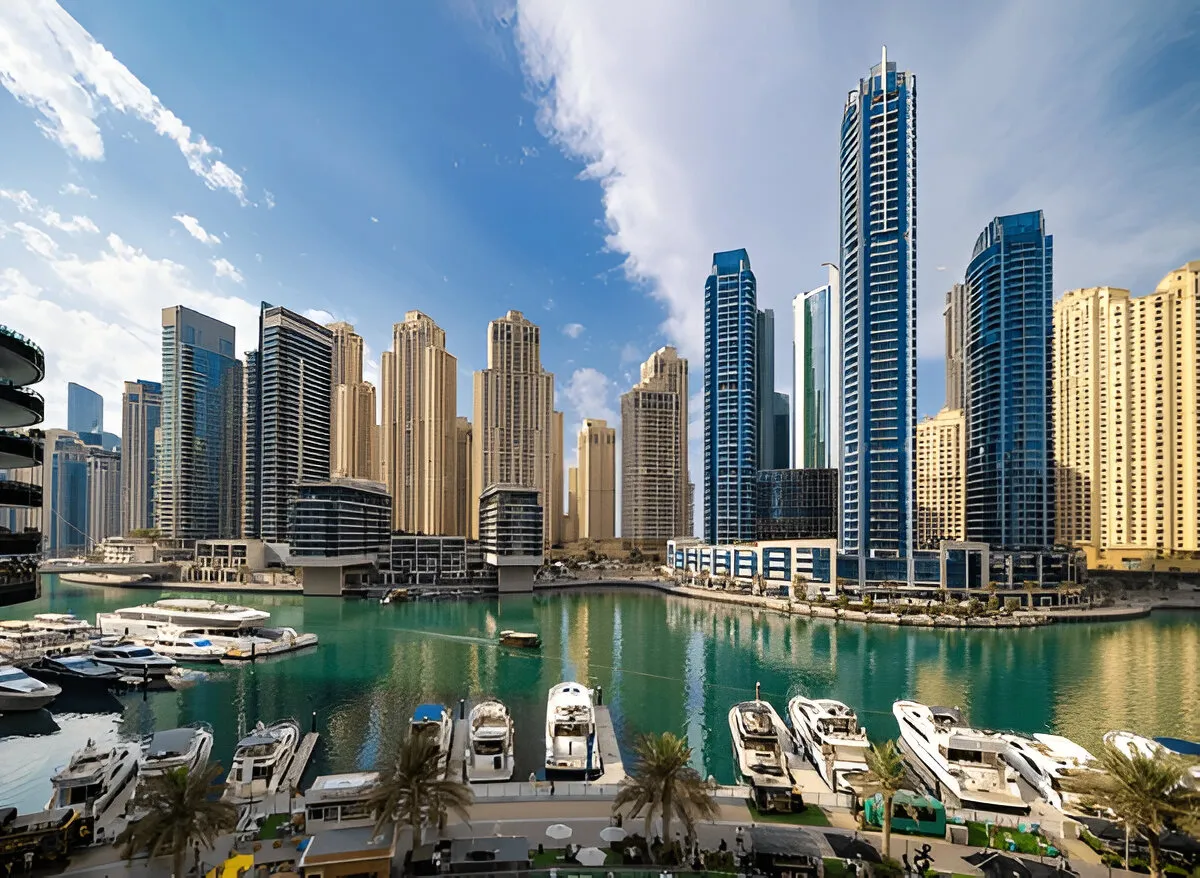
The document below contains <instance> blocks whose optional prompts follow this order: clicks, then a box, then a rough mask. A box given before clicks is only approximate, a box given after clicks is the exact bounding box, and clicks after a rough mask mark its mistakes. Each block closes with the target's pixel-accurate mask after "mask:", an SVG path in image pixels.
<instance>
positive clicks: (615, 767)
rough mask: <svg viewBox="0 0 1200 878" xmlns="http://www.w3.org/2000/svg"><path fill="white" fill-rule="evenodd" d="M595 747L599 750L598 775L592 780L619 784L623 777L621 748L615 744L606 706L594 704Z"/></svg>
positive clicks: (615, 733)
mask: <svg viewBox="0 0 1200 878" xmlns="http://www.w3.org/2000/svg"><path fill="white" fill-rule="evenodd" d="M595 710H596V747H597V749H598V750H599V751H600V768H601V771H600V776H599V777H597V778H596V779H595V780H594V781H593V782H594V783H602V784H619V783H620V782H621V781H623V780H624V779H625V763H624V762H622V761H621V749H620V747H618V746H617V732H616V729H614V728H613V721H612V714H610V713H609V712H608V706H607V705H604V704H598V705H596V708H595Z"/></svg>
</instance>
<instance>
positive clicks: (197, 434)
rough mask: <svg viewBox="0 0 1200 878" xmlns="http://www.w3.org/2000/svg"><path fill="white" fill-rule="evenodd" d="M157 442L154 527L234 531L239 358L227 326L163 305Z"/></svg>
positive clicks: (185, 535) (175, 531)
mask: <svg viewBox="0 0 1200 878" xmlns="http://www.w3.org/2000/svg"><path fill="white" fill-rule="evenodd" d="M162 327H163V343H162V358H163V381H162V433H161V436H162V444H161V446H160V448H159V451H158V453H157V454H156V466H157V481H156V483H155V490H154V519H155V526H156V527H157V528H158V529H159V530H160V531H162V533H163V534H164V535H165V536H168V537H173V538H176V539H207V538H209V537H236V536H237V535H238V533H239V531H240V529H241V528H240V524H241V515H240V510H241V476H242V468H241V466H240V463H241V455H242V448H241V445H242V364H241V363H240V362H238V360H237V358H236V357H235V356H234V353H233V351H234V342H235V334H234V328H233V327H232V326H230V325H229V324H227V323H222V322H221V321H219V320H214V319H213V318H211V317H207V316H205V315H203V314H200V313H198V312H196V311H193V310H191V309H190V308H185V307H183V306H182V305H175V306H174V307H171V308H164V309H163V312H162Z"/></svg>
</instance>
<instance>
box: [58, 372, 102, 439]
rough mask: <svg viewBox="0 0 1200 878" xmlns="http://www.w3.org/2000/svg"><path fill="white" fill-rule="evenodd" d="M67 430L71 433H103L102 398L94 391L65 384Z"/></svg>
mask: <svg viewBox="0 0 1200 878" xmlns="http://www.w3.org/2000/svg"><path fill="white" fill-rule="evenodd" d="M67 429H68V430H70V431H71V432H72V433H75V434H79V433H103V432H104V397H102V396H101V395H100V394H98V393H97V392H96V391H94V390H92V389H90V388H87V387H84V386H83V385H82V384H76V383H75V382H74V381H70V382H68V383H67Z"/></svg>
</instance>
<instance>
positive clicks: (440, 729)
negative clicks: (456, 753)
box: [411, 704, 454, 780]
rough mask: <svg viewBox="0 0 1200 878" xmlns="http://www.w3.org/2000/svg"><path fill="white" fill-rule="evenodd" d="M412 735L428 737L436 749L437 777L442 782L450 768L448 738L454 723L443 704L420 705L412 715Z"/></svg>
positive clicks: (451, 733)
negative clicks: (435, 744)
mask: <svg viewBox="0 0 1200 878" xmlns="http://www.w3.org/2000/svg"><path fill="white" fill-rule="evenodd" d="M411 730H412V734H414V735H421V734H424V735H430V736H431V737H432V738H433V740H434V741H435V742H436V743H437V747H438V777H439V779H442V780H444V779H445V778H446V771H447V769H449V767H450V737H451V735H453V734H454V721H453V720H452V719H450V711H448V710H447V709H446V706H445V705H444V704H422V705H421V706H420V707H418V708H417V709H416V711H415V712H414V713H413V718H412V724H411Z"/></svg>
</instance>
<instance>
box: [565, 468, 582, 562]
mask: <svg viewBox="0 0 1200 878" xmlns="http://www.w3.org/2000/svg"><path fill="white" fill-rule="evenodd" d="M578 540H579V467H577V466H571V467H567V512H566V514H565V515H564V516H563V541H564V542H567V543H574V542H577V541H578Z"/></svg>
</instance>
